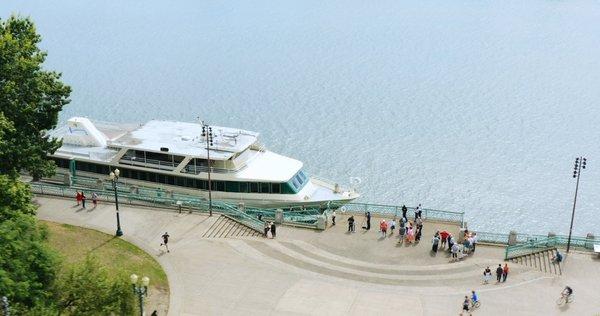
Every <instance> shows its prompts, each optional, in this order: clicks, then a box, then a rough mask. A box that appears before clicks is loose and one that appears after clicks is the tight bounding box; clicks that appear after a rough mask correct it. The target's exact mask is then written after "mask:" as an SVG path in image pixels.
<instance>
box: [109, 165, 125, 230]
mask: <svg viewBox="0 0 600 316" xmlns="http://www.w3.org/2000/svg"><path fill="white" fill-rule="evenodd" d="M120 173H121V172H120V171H119V169H115V171H111V172H110V173H109V174H108V176H109V177H110V181H112V187H113V190H115V207H116V209H117V233H116V235H117V236H123V231H122V230H121V219H120V218H119V194H118V193H117V182H118V181H119V174H120Z"/></svg>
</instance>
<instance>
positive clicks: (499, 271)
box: [496, 264, 504, 283]
mask: <svg viewBox="0 0 600 316" xmlns="http://www.w3.org/2000/svg"><path fill="white" fill-rule="evenodd" d="M503 273H504V270H503V269H502V264H499V265H498V267H497V268H496V281H497V282H496V283H500V281H501V280H502V274H503Z"/></svg>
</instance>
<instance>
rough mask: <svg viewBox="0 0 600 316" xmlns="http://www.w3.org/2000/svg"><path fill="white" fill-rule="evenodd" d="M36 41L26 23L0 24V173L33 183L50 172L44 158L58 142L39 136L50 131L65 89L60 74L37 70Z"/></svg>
mask: <svg viewBox="0 0 600 316" xmlns="http://www.w3.org/2000/svg"><path fill="white" fill-rule="evenodd" d="M40 41H41V37H40V36H39V35H38V34H37V32H36V29H35V26H34V24H33V22H32V21H31V20H30V19H28V18H20V17H16V16H11V17H10V18H8V19H7V20H1V19H0V113H2V114H3V117H4V123H0V129H1V130H2V134H4V135H3V142H4V145H3V146H0V162H1V163H0V173H1V174H10V175H11V176H13V177H15V176H16V175H17V174H18V172H19V171H21V170H26V171H28V172H29V173H30V174H31V175H32V176H33V177H34V178H39V177H41V176H47V175H51V174H52V173H53V172H54V168H53V167H54V166H53V163H52V162H51V161H49V160H48V159H47V158H46V155H47V154H48V153H53V152H54V151H56V150H57V149H58V148H59V147H60V141H58V140H56V139H50V138H49V137H48V136H47V135H46V133H45V132H46V131H47V130H50V129H52V128H54V127H56V123H57V121H58V113H59V112H60V111H61V109H62V107H63V106H64V105H65V104H67V103H69V101H70V100H69V99H68V98H69V95H70V93H71V88H70V87H69V86H67V85H65V84H63V83H62V82H61V81H60V77H61V75H60V73H57V72H54V71H45V70H43V69H42V67H41V66H42V63H44V61H45V59H46V53H45V52H43V51H42V50H40V49H39V47H38V44H39V43H40ZM6 121H7V122H8V124H6ZM0 122H2V120H0ZM12 127H15V128H12ZM2 148H4V150H3V149H2ZM6 148H9V149H10V150H6Z"/></svg>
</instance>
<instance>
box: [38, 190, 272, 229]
mask: <svg viewBox="0 0 600 316" xmlns="http://www.w3.org/2000/svg"><path fill="white" fill-rule="evenodd" d="M29 185H30V187H31V191H32V192H33V193H37V194H43V195H54V196H61V197H68V198H72V197H74V196H75V195H76V191H77V190H81V189H78V188H74V187H65V186H60V185H53V184H46V183H39V182H36V183H30V184H29ZM85 192H86V193H87V194H88V195H91V193H96V194H97V195H98V199H99V200H101V201H102V200H103V201H107V202H112V201H113V198H114V195H113V193H114V191H112V190H105V189H104V188H102V189H90V188H86V189H85ZM119 201H120V202H121V203H125V204H130V205H142V206H151V207H158V208H170V209H179V208H180V207H181V209H186V210H189V211H196V212H202V213H207V212H208V209H209V205H208V201H204V200H200V199H174V198H168V197H153V196H144V195H142V194H138V193H129V192H121V193H119ZM212 206H213V210H214V211H215V212H220V213H222V214H225V215H227V216H229V217H230V218H233V219H235V220H237V221H238V222H240V223H241V224H243V225H246V226H248V227H250V228H252V229H254V230H256V231H258V232H262V229H263V222H261V221H259V220H258V219H257V218H256V217H253V216H250V215H248V214H246V213H244V212H242V211H240V210H238V209H237V207H236V206H234V205H231V204H228V203H225V202H218V201H215V202H213V203H212Z"/></svg>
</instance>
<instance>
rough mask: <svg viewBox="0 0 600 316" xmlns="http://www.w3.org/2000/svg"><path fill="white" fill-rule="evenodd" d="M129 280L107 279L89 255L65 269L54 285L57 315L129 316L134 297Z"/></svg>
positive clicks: (120, 276) (106, 275)
mask: <svg viewBox="0 0 600 316" xmlns="http://www.w3.org/2000/svg"><path fill="white" fill-rule="evenodd" d="M127 280H128V277H127V276H124V275H117V276H115V277H113V278H110V277H109V275H108V273H107V271H106V269H104V268H103V267H102V266H101V265H100V263H98V261H97V259H96V258H94V257H93V256H88V257H87V258H86V260H85V261H84V262H82V263H79V264H76V265H75V266H73V267H70V268H68V269H67V271H66V273H65V274H64V276H62V277H61V278H60V279H59V281H58V282H57V287H56V291H55V292H56V295H57V298H56V301H57V304H58V310H59V314H60V313H67V314H69V315H110V314H111V313H114V314H116V315H132V314H133V312H134V310H135V298H134V295H133V291H131V288H130V285H129V284H127Z"/></svg>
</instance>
